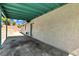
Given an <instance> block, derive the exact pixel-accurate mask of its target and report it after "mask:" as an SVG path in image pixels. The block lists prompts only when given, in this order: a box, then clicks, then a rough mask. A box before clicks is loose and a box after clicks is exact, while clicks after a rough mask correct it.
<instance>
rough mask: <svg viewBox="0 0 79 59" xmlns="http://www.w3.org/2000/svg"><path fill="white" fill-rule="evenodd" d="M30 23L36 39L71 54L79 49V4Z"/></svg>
mask: <svg viewBox="0 0 79 59" xmlns="http://www.w3.org/2000/svg"><path fill="white" fill-rule="evenodd" d="M30 23H34V24H33V37H34V38H36V39H38V40H40V41H43V42H45V43H47V44H50V45H52V46H55V47H57V48H59V49H62V50H64V51H66V52H70V53H71V52H72V51H74V50H76V49H77V48H79V4H67V5H65V6H63V7H60V8H58V9H56V10H54V11H51V12H49V13H47V14H45V15H42V16H40V17H38V18H35V19H33V20H32V21H31V22H30ZM28 25H29V24H28ZM28 31H29V30H28Z"/></svg>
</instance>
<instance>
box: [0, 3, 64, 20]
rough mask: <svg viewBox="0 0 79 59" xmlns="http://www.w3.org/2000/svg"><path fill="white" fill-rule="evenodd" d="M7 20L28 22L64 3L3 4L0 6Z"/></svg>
mask: <svg viewBox="0 0 79 59" xmlns="http://www.w3.org/2000/svg"><path fill="white" fill-rule="evenodd" d="M0 5H1V7H2V11H3V12H4V14H5V15H6V17H7V18H13V19H22V20H26V21H30V20H32V19H34V18H36V17H38V16H40V15H43V14H45V13H47V12H49V11H51V10H54V9H56V8H59V7H61V6H63V5H65V4H64V3H3V4H0Z"/></svg>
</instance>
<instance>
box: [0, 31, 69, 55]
mask: <svg viewBox="0 0 79 59" xmlns="http://www.w3.org/2000/svg"><path fill="white" fill-rule="evenodd" d="M3 32H4V31H3ZM2 46H3V48H2V49H0V56H67V55H68V53H66V52H64V51H61V50H59V49H57V48H55V47H52V46H50V45H48V44H45V43H43V42H41V41H38V40H37V39H34V38H32V37H29V36H27V35H23V34H21V33H20V32H19V31H18V30H17V31H15V30H14V29H10V30H9V31H8V38H7V40H5V42H4V43H3V45H2Z"/></svg>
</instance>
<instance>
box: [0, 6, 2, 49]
mask: <svg viewBox="0 0 79 59" xmlns="http://www.w3.org/2000/svg"><path fill="white" fill-rule="evenodd" d="M1 27H2V26H1V6H0V48H2V45H1Z"/></svg>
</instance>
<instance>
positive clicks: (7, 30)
mask: <svg viewBox="0 0 79 59" xmlns="http://www.w3.org/2000/svg"><path fill="white" fill-rule="evenodd" d="M7 29H8V27H7V19H6V39H7V34H8V30H7Z"/></svg>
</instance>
